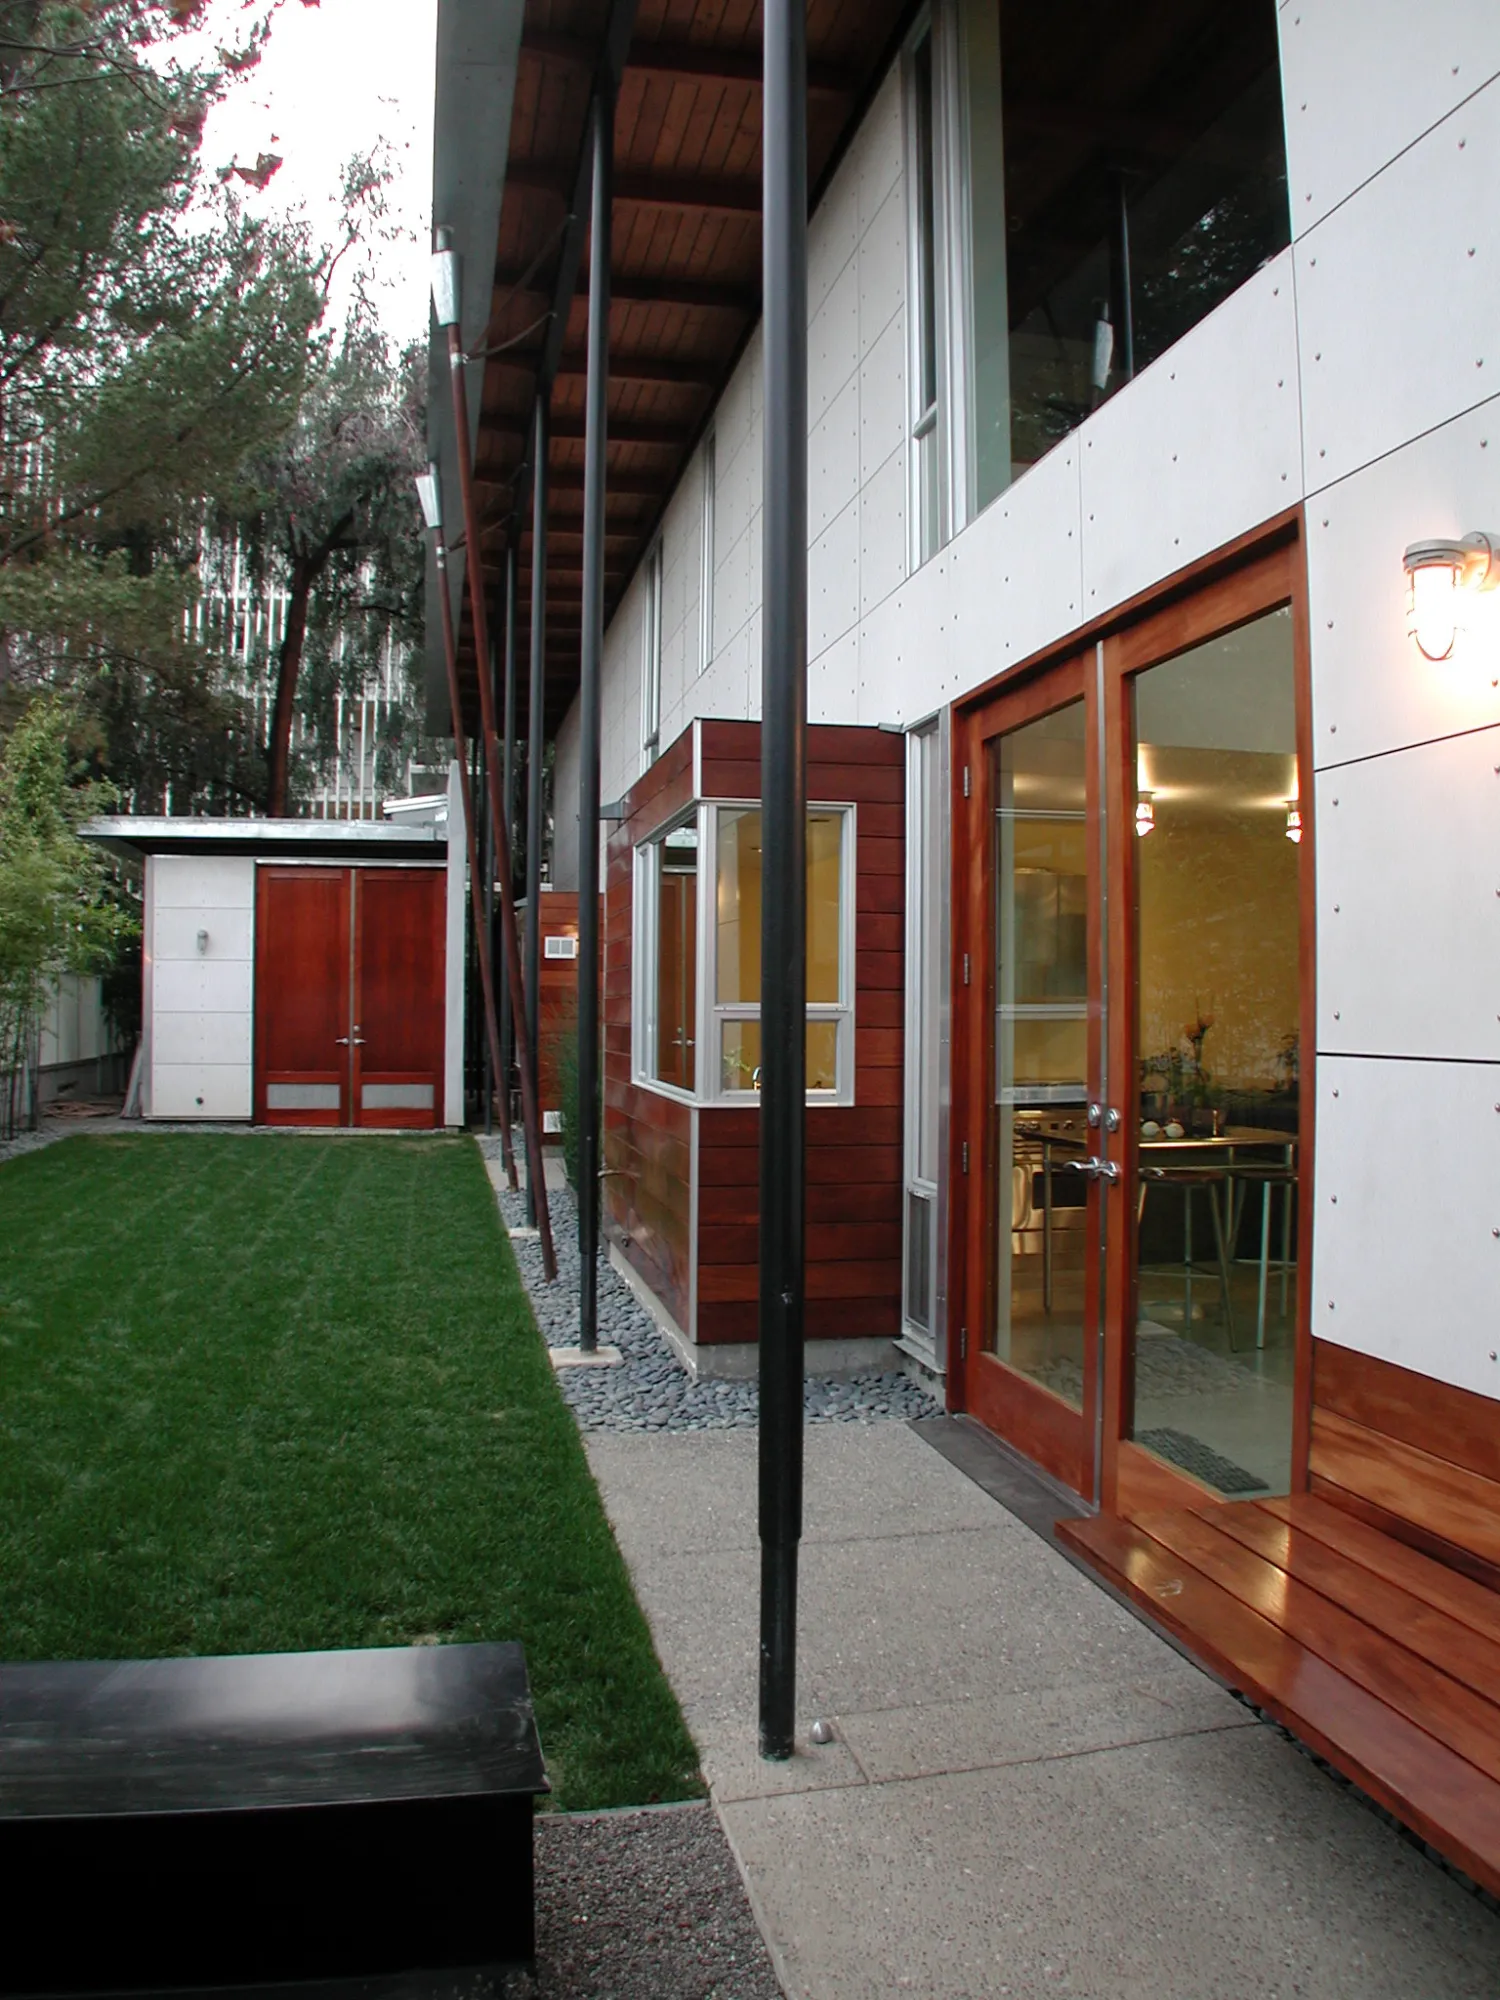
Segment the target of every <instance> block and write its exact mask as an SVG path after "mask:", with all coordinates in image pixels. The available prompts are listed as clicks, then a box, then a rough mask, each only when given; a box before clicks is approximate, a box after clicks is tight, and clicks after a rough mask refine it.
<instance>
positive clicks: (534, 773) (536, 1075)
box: [526, 384, 551, 1223]
mask: <svg viewBox="0 0 1500 2000" xmlns="http://www.w3.org/2000/svg"><path fill="white" fill-rule="evenodd" d="M549 397H550V392H549V390H548V388H547V386H546V385H545V384H543V385H542V387H541V392H540V394H539V395H538V397H537V405H536V439H535V444H534V446H533V450H532V459H533V465H532V473H531V495H532V508H531V697H530V703H529V713H528V715H527V718H526V720H527V724H528V728H527V738H526V1042H527V1047H528V1048H529V1050H530V1055H531V1064H532V1071H531V1092H532V1095H533V1096H534V1097H535V1098H536V1100H537V1102H538V1104H540V1102H541V1069H540V1065H539V1063H538V1057H537V1049H538V1042H537V1035H538V1033H539V1031H540V1028H541V997H542V912H541V909H540V904H541V900H542V755H543V750H544V744H543V740H542V728H543V722H544V719H545V718H544V715H543V708H544V704H545V701H546V694H547V471H548V466H547V454H548V450H549V444H548V438H549V433H550V430H551V421H550V419H551V410H550V408H549ZM526 1220H527V1221H528V1222H531V1223H534V1222H535V1221H536V1196H535V1194H534V1193H533V1191H532V1187H531V1176H530V1175H529V1174H528V1175H527V1177H526Z"/></svg>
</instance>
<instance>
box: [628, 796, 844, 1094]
mask: <svg viewBox="0 0 1500 2000" xmlns="http://www.w3.org/2000/svg"><path fill="white" fill-rule="evenodd" d="M761 810H762V805H761V801H760V800H759V799H703V800H700V801H699V802H698V803H697V804H696V805H695V806H693V807H692V808H690V809H689V810H688V811H686V812H681V813H677V814H674V816H673V817H672V818H671V819H669V820H664V821H663V822H662V824H661V825H660V826H659V827H654V828H653V829H652V831H651V832H650V834H648V835H647V837H646V838H645V839H644V840H642V841H640V842H638V844H637V846H636V848H635V855H634V878H633V885H632V887H633V908H634V919H633V923H632V926H631V930H632V939H631V942H632V965H633V976H632V981H631V986H632V993H631V1070H632V1074H633V1078H634V1081H635V1083H636V1084H637V1085H638V1086H639V1087H640V1088H641V1089H643V1090H654V1091H656V1092H658V1093H659V1094H660V1095H661V1096H663V1097H673V1098H676V1099H678V1100H679V1101H680V1102H683V1103H689V1104H727V1105H740V1106H749V1105H758V1104H759V1102H760V1096H759V1093H758V1092H757V1091H755V1090H753V1089H746V1090H726V1089H724V1088H723V1087H722V1086H721V1083H720V1056H719V1044H720V1034H721V1029H722V1024H723V1023H724V1022H725V1021H758V1020H759V1019H760V1005H759V1003H758V1002H756V1001H734V1002H723V1003H721V1002H720V1001H719V1000H718V997H717V987H718V963H717V954H716V949H715V946H716V930H715V925H714V921H713V916H714V908H715V904H716V902H717V896H718V862H719V852H718V832H719V815H720V813H721V812H724V811H750V812H759V811H761ZM807 810H808V812H809V813H815V812H816V813H837V814H838V815H839V816H840V820H841V827H840V841H839V997H838V999H837V1000H836V1001H818V1002H815V1003H813V1002H810V1003H809V1005H808V1009H807V1018H808V1019H809V1020H810V1021H834V1022H836V1023H837V1046H836V1054H835V1060H834V1067H835V1075H836V1079H837V1081H836V1086H835V1088H834V1089H832V1090H809V1091H808V1093H807V1102H808V1104H809V1105H841V1106H847V1105H852V1104H853V1103H854V1102H855V1039H854V1025H855V942H856V926H855V918H856V900H857V899H856V894H855V874H854V869H855V861H856V857H857V855H858V852H859V845H858V841H859V831H858V824H857V820H858V808H857V807H856V806H855V805H854V804H853V803H852V802H850V801H848V800H836V799H827V800H825V799H809V801H808V805H807ZM690 825H695V826H696V828H697V833H698V924H697V933H698V935H697V978H698V1010H697V1021H696V1024H695V1028H694V1034H695V1038H696V1039H695V1057H694V1069H695V1076H696V1079H697V1087H696V1089H694V1090H691V1091H686V1090H682V1089H680V1088H679V1087H678V1086H677V1085H676V1084H671V1083H663V1082H662V1080H661V1079H660V1077H658V1076H656V1075H655V1074H654V1072H655V1069H656V1066H657V1065H656V1058H657V1045H656V1036H657V1027H658V1023H657V1014H656V980H655V973H656V964H657V956H658V943H659V938H660V906H659V902H658V885H657V875H656V856H655V849H656V848H657V847H658V846H659V845H660V844H661V842H662V841H664V840H665V839H666V837H667V835H668V834H670V833H672V832H674V831H675V830H676V829H677V828H678V827H682V826H690Z"/></svg>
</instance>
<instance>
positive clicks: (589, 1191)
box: [578, 79, 615, 1354]
mask: <svg viewBox="0 0 1500 2000" xmlns="http://www.w3.org/2000/svg"><path fill="white" fill-rule="evenodd" d="M614 144H615V96H614V91H613V89H612V87H611V86H610V84H609V82H608V80H607V79H606V80H604V81H602V82H601V83H600V84H599V86H598V89H597V91H596V93H595V97H594V199H593V212H592V215H591V218H590V222H589V341H588V385H587V390H586V401H585V408H586V417H585V424H584V457H583V646H582V660H581V664H580V670H579V690H578V718H579V719H578V1345H579V1346H580V1347H581V1348H582V1349H583V1351H584V1353H585V1354H592V1353H593V1351H594V1349H595V1348H596V1347H597V1346H598V1344H599V1300H598V1289H599V1288H598V1269H597V1266H596V1263H595V1258H596V1256H597V1254H598V1248H599V1165H600V1161H599V684H600V677H601V672H602V666H603V658H604V482H605V477H606V452H607V446H608V441H609V254H610V221H611V216H612V212H613V201H614Z"/></svg>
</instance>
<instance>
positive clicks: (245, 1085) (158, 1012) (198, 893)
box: [143, 854, 255, 1119]
mask: <svg viewBox="0 0 1500 2000" xmlns="http://www.w3.org/2000/svg"><path fill="white" fill-rule="evenodd" d="M146 882H147V904H146V908H147V934H146V1006H147V1013H148V1020H149V1037H150V1040H149V1062H148V1070H147V1074H148V1077H149V1083H148V1089H147V1093H146V1096H145V1102H144V1106H143V1108H144V1111H145V1115H146V1116H147V1117H148V1118H185V1119H187V1118H211V1119H240V1118H249V1117H250V1115H251V1059H252V1052H253V1047H254V1043H253V1028H252V1014H253V1008H254V998H255V863H254V861H253V860H252V859H251V858H250V857H249V856H248V855H176V854H155V855H152V856H151V857H150V858H149V859H148V861H147V863H146ZM200 931H202V932H206V933H207V937H206V941H205V945H204V948H203V950H202V951H200V950H199V948H198V934H199V932H200Z"/></svg>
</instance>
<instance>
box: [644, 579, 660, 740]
mask: <svg viewBox="0 0 1500 2000" xmlns="http://www.w3.org/2000/svg"><path fill="white" fill-rule="evenodd" d="M641 747H642V749H643V750H644V752H645V755H646V760H647V762H648V763H649V762H651V760H652V759H653V758H655V756H656V754H657V752H658V751H659V750H660V748H661V543H660V542H658V543H657V544H656V546H655V548H653V549H652V551H651V553H650V555H649V556H648V557H647V558H646V605H645V613H644V617H643V620H642V631H641Z"/></svg>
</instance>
